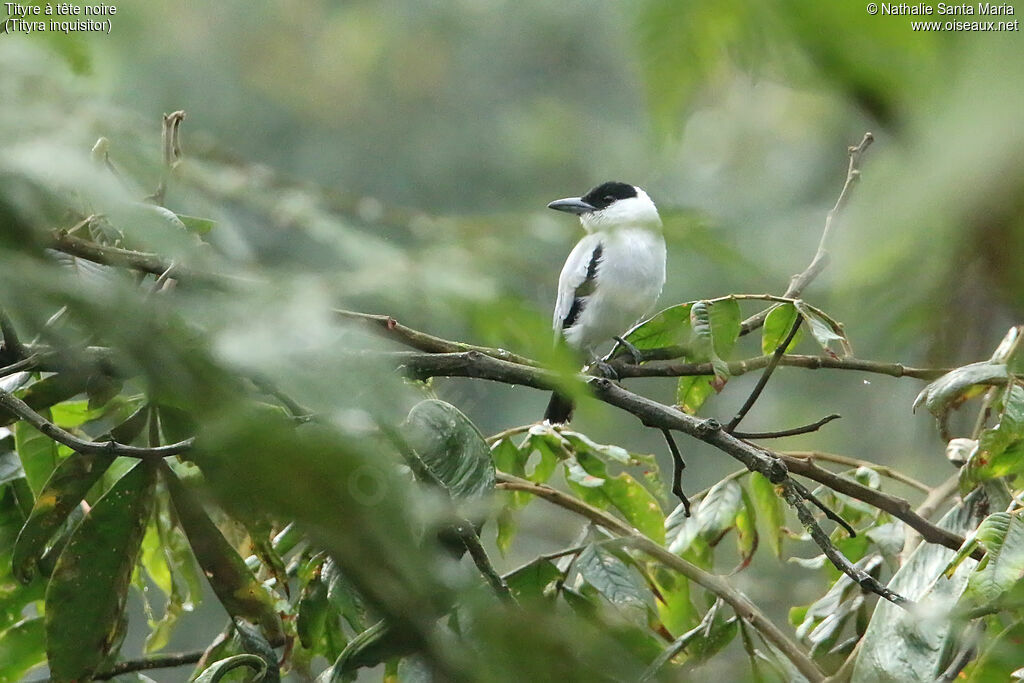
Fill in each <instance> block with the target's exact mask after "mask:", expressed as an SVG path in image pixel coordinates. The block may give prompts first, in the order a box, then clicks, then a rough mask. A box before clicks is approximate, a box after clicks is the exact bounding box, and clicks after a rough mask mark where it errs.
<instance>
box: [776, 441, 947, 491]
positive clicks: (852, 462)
mask: <svg viewBox="0 0 1024 683" xmlns="http://www.w3.org/2000/svg"><path fill="white" fill-rule="evenodd" d="M779 455H783V456H789V457H791V458H802V459H804V460H823V461H825V462H833V463H835V464H837V465H845V466H846V467H863V468H866V469H869V470H874V471H875V472H878V473H879V474H880V475H882V476H883V477H888V478H889V479H892V480H893V481H898V482H900V483H901V484H906V485H907V486H912V487H914V488H915V489H917V490H918V491H921V492H922V493H925V494H927V493H931V491H932V487H930V486H928V485H927V484H925V483H923V482H920V481H918V480H917V479H914V478H913V477H911V476H910V475H907V474H904V473H903V472H900V471H899V470H896V469H893V468H892V467H889V466H888V465H879V464H877V463H873V462H871V461H870V460H861V459H859V458H851V457H849V456H846V455H838V454H836V453H825V452H823V451H780V452H779ZM786 462H787V463H788V462H789V461H788V460H787V461H786ZM790 469H792V467H791V468H790Z"/></svg>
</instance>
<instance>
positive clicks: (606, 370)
mask: <svg viewBox="0 0 1024 683" xmlns="http://www.w3.org/2000/svg"><path fill="white" fill-rule="evenodd" d="M587 368H588V369H590V370H597V371H598V372H599V373H600V375H601V376H602V377H606V378H608V379H614V380H617V379H618V378H619V373H617V372H615V368H613V367H612V366H611V365H609V364H608V363H606V362H604V361H603V360H601V359H596V360H593V361H591V362H590V365H588V366H587Z"/></svg>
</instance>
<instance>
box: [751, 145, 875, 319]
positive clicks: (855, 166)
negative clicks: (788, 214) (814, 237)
mask: <svg viewBox="0 0 1024 683" xmlns="http://www.w3.org/2000/svg"><path fill="white" fill-rule="evenodd" d="M874 140H875V137H874V136H873V135H872V134H871V133H870V132H868V133H864V137H863V138H861V141H860V144H858V145H856V146H855V147H850V148H848V149H847V153H848V155H849V163H848V165H847V168H846V182H844V183H843V189H842V191H841V192H840V193H839V198H838V199H836V203H835V205H834V206H833V207H832V210H831V211H829V212H828V215H827V216H826V217H825V229H824V230H823V231H822V233H821V239H820V240H819V241H818V250H817V251H816V252H815V253H814V258H813V259H811V263H810V264H809V265H808V266H807V268H805V269H804V271H803V272H802V273H799V274H798V275H794V276H793V277H792V278H791V279H790V281H789V286H788V287H787V288H786V294H785V296H787V297H790V298H794V299H795V298H797V297H799V296H800V295H801V294H802V293H803V291H804V289H806V288H807V285H809V284H811V281H813V280H814V278H816V277H817V276H818V274H819V273H820V272H821V271H822V270H824V268H825V266H826V265H828V251H827V246H828V242H829V237H831V236H832V231H833V229H834V226H835V220H836V217H837V216H838V215H839V212H840V211H841V210H842V209H843V207H844V206H846V203H847V202H848V201H849V199H850V193H851V192H852V191H853V187H854V185H856V184H857V181H858V180H859V179H860V158H861V156H862V155H863V154H864V151H865V150H866V149H867V148H868V147H869V146H870V145H871V143H872V142H874ZM767 317H768V310H767V309H766V310H764V311H761V312H760V313H756V314H755V315H752V316H751V317H749V318H747V319H746V320H744V321H743V323H742V324H741V325H740V335H744V334H748V333H750V332H753V331H754V330H756V329H757V328H759V327H761V325H763V324H764V320H765V318H767Z"/></svg>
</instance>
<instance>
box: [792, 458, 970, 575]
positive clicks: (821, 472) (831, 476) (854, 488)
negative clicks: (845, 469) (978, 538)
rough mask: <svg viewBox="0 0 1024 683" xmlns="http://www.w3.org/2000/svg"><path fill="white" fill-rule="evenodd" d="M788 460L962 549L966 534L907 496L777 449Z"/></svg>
mask: <svg viewBox="0 0 1024 683" xmlns="http://www.w3.org/2000/svg"><path fill="white" fill-rule="evenodd" d="M776 455H778V456H779V457H781V458H782V459H783V460H784V461H785V463H786V467H788V468H789V471H790V472H792V473H793V474H799V475H801V476H804V477H807V478H808V479H813V480H814V481H816V482H818V483H819V484H824V485H825V486H827V487H829V488H830V489H832V490H833V491H838V492H839V493H842V494H844V495H847V496H850V497H851V498H856V499H857V500H861V501H864V502H865V503H867V504H868V505H871V506H873V507H876V508H878V509H879V510H884V511H885V512H888V513H889V514H890V515H892V516H893V517H895V518H896V519H899V520H900V521H902V522H903V523H904V524H906V525H907V526H909V527H910V528H912V529H914V530H915V531H917V533H919V534H920V535H921V537H922V538H924V539H925V540H926V541H928V542H929V543H937V544H939V545H943V546H945V547H947V548H951V549H953V550H958V549H959V548H960V546H962V545H963V543H964V538H963V536H960V535H958V534H955V533H953V532H952V531H949V530H948V529H943V528H942V527H939V526H936V525H934V524H932V523H931V522H929V521H928V520H927V519H925V518H924V517H922V516H921V515H919V514H917V513H916V512H914V510H913V509H911V507H910V504H909V503H908V502H907V501H906V500H904V499H903V498H897V497H896V496H893V495H889V494H887V493H882V492H881V491H878V490H876V489H873V488H870V487H868V486H864V485H863V484H860V483H858V482H856V481H854V480H852V479H849V478H847V477H844V476H842V475H839V474H835V473H833V472H829V471H828V470H826V469H824V468H822V467H819V466H818V465H816V464H815V463H814V461H813V460H812V459H811V458H808V457H797V456H793V455H790V454H787V453H777V454H776ZM981 555H982V553H981V551H980V550H979V551H977V556H976V557H975V559H981Z"/></svg>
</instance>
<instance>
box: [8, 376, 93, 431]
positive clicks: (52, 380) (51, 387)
mask: <svg viewBox="0 0 1024 683" xmlns="http://www.w3.org/2000/svg"><path fill="white" fill-rule="evenodd" d="M88 386H89V380H88V377H86V376H84V375H81V374H78V373H73V372H62V373H59V374H56V375H50V376H49V377H44V378H43V379H41V380H39V381H37V382H33V383H32V384H31V386H29V388H28V389H26V390H25V393H24V394H23V395H22V396H21V400H22V401H24V402H25V403H26V404H27V405H28V407H29V408H31V409H32V410H34V411H36V412H37V413H39V414H41V415H42V414H46V415H48V414H49V413H48V412H47V411H46V409H47V408H49V407H51V406H54V405H56V404H58V403H60V402H61V401H67V400H68V399H70V398H72V397H73V396H76V395H77V394H80V393H82V392H83V391H85V390H86V389H87V388H88ZM19 419H20V418H18V416H17V415H15V414H14V413H12V412H10V411H8V410H6V409H3V408H0V427H5V426H7V425H9V424H14V423H15V422H17V421H18V420H19Z"/></svg>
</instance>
